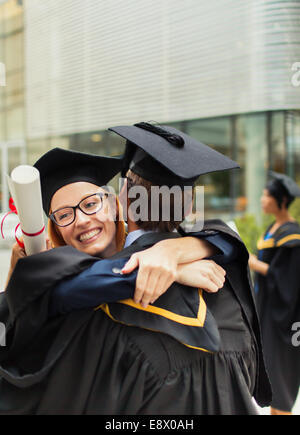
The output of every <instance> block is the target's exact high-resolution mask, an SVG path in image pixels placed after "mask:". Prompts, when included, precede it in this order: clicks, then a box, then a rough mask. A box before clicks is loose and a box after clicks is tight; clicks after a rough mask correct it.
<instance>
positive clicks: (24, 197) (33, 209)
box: [7, 165, 46, 255]
mask: <svg viewBox="0 0 300 435" xmlns="http://www.w3.org/2000/svg"><path fill="white" fill-rule="evenodd" d="M7 181H8V186H9V189H10V193H11V195H12V197H13V200H14V204H15V206H16V209H17V212H18V216H19V219H20V227H21V230H22V237H23V241H24V245H25V252H26V254H27V255H32V254H37V253H39V252H41V251H44V250H45V249H46V232H45V223H44V217H43V216H44V215H43V207H42V194H41V184H40V173H39V171H38V170H37V169H36V168H34V167H33V166H28V165H21V166H17V167H16V168H15V169H14V170H13V171H12V173H11V176H10V177H9V176H7Z"/></svg>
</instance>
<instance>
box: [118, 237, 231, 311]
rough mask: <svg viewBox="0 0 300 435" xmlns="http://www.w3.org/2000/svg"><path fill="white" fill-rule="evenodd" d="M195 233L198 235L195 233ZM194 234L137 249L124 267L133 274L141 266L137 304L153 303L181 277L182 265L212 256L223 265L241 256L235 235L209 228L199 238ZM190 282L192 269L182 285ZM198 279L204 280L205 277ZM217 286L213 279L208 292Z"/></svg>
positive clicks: (135, 295) (182, 280)
mask: <svg viewBox="0 0 300 435" xmlns="http://www.w3.org/2000/svg"><path fill="white" fill-rule="evenodd" d="M203 234H206V236H205V235H203ZM194 235H195V236H196V235H197V234H196V233H194ZM194 235H193V237H188V236H187V237H180V238H175V239H166V240H162V241H160V242H158V243H156V245H154V246H152V247H151V248H149V249H147V250H145V251H142V252H137V253H135V254H133V255H132V256H131V257H130V260H129V261H128V263H126V265H125V267H124V268H123V273H125V274H127V273H131V272H132V271H133V270H134V269H136V268H137V267H139V271H138V275H137V280H136V290H135V294H134V300H135V302H136V303H141V304H142V305H144V306H147V305H148V304H149V303H150V302H151V303H153V302H154V301H155V300H156V299H157V298H158V297H159V296H160V295H161V294H163V293H164V292H165V291H166V290H167V289H168V288H169V287H170V285H171V284H172V283H173V282H174V281H176V280H177V278H176V276H177V268H178V266H179V265H183V264H189V263H192V262H195V261H198V260H203V259H205V258H210V259H211V260H214V261H216V262H218V263H221V264H222V263H228V262H230V261H233V260H234V258H235V257H236V256H237V255H238V248H237V247H236V246H235V244H234V243H232V241H231V238H230V237H228V236H226V235H224V234H221V233H219V232H217V231H209V232H206V233H203V232H200V233H199V235H198V237H194ZM220 259H222V260H223V261H220ZM193 267H195V265H194V266H193ZM187 270H188V269H187ZM222 271H223V269H222ZM198 276H199V275H198ZM189 282H190V278H189V274H188V272H186V273H185V274H184V275H183V274H182V279H181V284H184V285H190V284H189ZM198 282H201V279H200V281H198ZM215 285H216V282H214V281H213V280H210V289H209V290H208V291H216V290H215V287H214V286H215ZM198 286H199V287H201V285H200V284H198V285H197V286H196V287H198ZM221 287H222V286H221ZM218 288H220V287H218Z"/></svg>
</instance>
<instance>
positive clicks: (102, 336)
mask: <svg viewBox="0 0 300 435" xmlns="http://www.w3.org/2000/svg"><path fill="white" fill-rule="evenodd" d="M119 164H120V161H119V160H118V159H113V158H105V157H98V156H91V155H85V154H83V153H76V152H73V151H67V150H60V149H54V150H51V151H50V152H49V153H47V154H46V155H45V156H43V157H42V158H41V159H40V160H39V162H38V163H37V164H36V167H38V169H39V170H40V173H41V182H42V183H41V184H42V197H43V206H44V210H45V211H47V214H48V213H49V215H50V217H51V221H50V223H49V229H50V231H49V234H50V239H51V242H52V243H53V245H54V246H58V247H57V248H55V249H50V250H48V251H46V252H43V253H41V254H38V255H33V256H30V257H26V255H25V252H24V251H23V250H22V249H21V248H19V247H18V246H15V248H14V250H13V254H12V267H11V271H10V276H9V280H8V285H7V289H6V292H5V293H4V294H3V295H1V304H0V318H1V321H3V323H5V324H6V326H7V331H6V332H7V346H6V347H5V348H1V349H0V364H1V368H0V374H1V378H2V379H1V380H0V389H1V395H0V409H1V413H2V414H6V413H23V414H28V413H29V414H30V413H44V412H45V413H53V412H59V413H79V414H80V413H103V412H104V413H105V412H108V413H114V412H118V410H123V409H125V412H126V409H127V410H128V411H127V413H128V412H130V411H131V410H132V409H135V408H134V407H138V406H139V405H140V402H139V400H137V399H138V397H137V395H139V394H141V392H142V390H141V389H140V388H139V383H138V382H137V379H138V373H140V376H143V370H146V371H147V372H148V371H149V367H148V365H149V361H144V352H142V349H138V348H137V347H136V346H137V343H136V344H134V343H135V341H136V340H137V341H138V340H139V338H138V337H139V333H140V331H139V329H136V328H131V327H126V326H124V325H121V324H117V323H115V322H112V320H111V318H110V316H109V315H108V314H109V311H108V310H109V309H110V308H111V305H108V304H103V306H101V310H100V309H99V310H97V311H94V310H91V309H89V310H78V311H76V312H72V313H70V314H69V315H63V316H56V317H54V316H53V314H52V315H51V301H53V295H52V289H53V288H55V286H56V285H57V284H58V282H59V281H61V280H62V279H64V278H69V279H70V277H72V276H73V275H76V274H78V273H79V272H80V271H82V270H84V269H85V268H87V267H88V266H89V265H92V267H93V265H95V264H96V263H97V274H98V278H99V276H100V278H101V280H99V279H98V285H97V287H101V285H102V287H101V288H102V294H101V296H100V297H99V293H98V294H97V301H96V302H97V303H98V304H99V303H101V300H102V301H103V302H105V301H106V302H109V301H117V300H121V299H125V298H129V297H132V296H134V288H135V283H136V279H137V275H138V274H137V273H132V274H129V275H126V276H125V275H124V276H120V274H119V272H117V273H115V272H114V270H115V268H117V270H118V271H119V270H120V267H124V265H125V263H126V262H127V261H128V258H129V256H128V254H127V255H126V256H125V258H124V259H123V258H122V259H117V260H111V261H110V260H101V261H99V259H98V258H97V257H99V256H100V255H101V256H102V257H103V258H106V257H109V256H111V255H113V254H114V253H116V252H117V251H118V250H120V249H121V248H122V246H123V243H124V223H123V222H122V220H119V219H116V220H115V219H112V218H111V216H112V215H113V214H114V213H113V211H112V209H111V208H112V207H111V206H112V205H113V203H114V202H115V201H116V198H115V197H114V195H111V194H110V192H109V191H107V190H106V189H104V188H103V187H100V186H102V185H103V184H105V183H106V182H107V181H108V180H109V179H110V178H112V177H113V176H114V175H115V174H116V173H117V172H118V171H119V170H120V166H119ZM104 205H106V213H104ZM49 210H50V212H49ZM116 211H117V215H119V214H120V209H119V206H118V202H117V207H116ZM116 217H118V216H116ZM54 223H55V226H54V225H53V224H54ZM165 242H166V244H164V243H165ZM185 242H188V243H192V245H186V246H188V250H187V251H188V258H187V262H192V264H190V265H188V264H187V266H188V273H187V276H188V285H191V284H195V283H199V282H200V285H201V287H202V288H205V289H206V290H208V291H216V290H218V289H219V288H220V287H222V285H223V282H224V274H225V272H224V271H223V269H222V268H221V267H219V266H217V265H216V264H214V263H213V262H212V261H210V262H208V261H204V262H202V263H201V262H197V261H193V260H195V259H197V258H199V257H200V258H202V257H206V256H210V255H211V254H212V253H213V252H214V249H212V245H211V244H210V243H208V242H206V241H205V240H197V239H194V238H186V239H185V240H184V239H183V238H181V240H180V243H178V241H177V240H166V241H163V240H161V241H160V244H159V246H158V245H157V246H156V247H154V248H153V249H155V250H154V254H151V252H152V251H151V248H150V249H148V250H147V252H146V258H147V285H149V286H151V287H152V289H153V292H152V293H151V292H150V294H149V289H148V288H147V297H150V298H151V300H153V298H154V299H156V298H157V297H158V296H159V295H160V293H157V291H158V289H159V288H160V287H161V288H163V292H164V291H165V290H166V289H167V288H168V287H170V285H171V283H172V282H173V281H174V280H175V278H176V279H177V280H178V281H180V280H181V277H182V276H184V273H183V270H184V268H185V265H184V264H183V265H181V266H180V272H178V274H175V271H174V270H173V269H174V267H175V266H176V267H177V262H179V260H180V257H181V256H182V255H184V252H183V251H184V250H185V249H187V248H184V246H185ZM195 242H196V243H195ZM152 244H153V243H151V245H152ZM148 246H149V244H145V245H144V246H142V247H141V248H140V250H144V249H145V247H148ZM191 250H195V251H198V252H197V253H196V254H195V253H192V254H191ZM195 255H196V256H195ZM143 258H144V257H143V253H139V272H138V273H140V274H141V276H143ZM153 258H154V259H155V260H156V264H159V266H160V267H159V268H158V269H157V270H156V273H155V274H154V275H155V276H154V277H151V273H150V274H149V265H150V271H151V264H152V263H153ZM151 259H152V260H151ZM17 260H18V261H17ZM185 260H186V259H185ZM163 264H167V266H168V267H170V266H169V265H170V264H172V266H173V269H172V270H171V272H170V269H169V270H168V269H166V270H164V268H163V266H162V265H163ZM201 264H202V265H201ZM99 267H100V270H99ZM101 271H102V272H101ZM195 271H196V272H197V273H196V278H193V279H194V281H193V282H191V279H192V278H191V277H194V276H195ZM199 271H200V273H199ZM141 272H142V273H141ZM175 275H176V276H175ZM144 280H145V279H143V278H141V281H144ZM153 280H154V281H155V282H154V284H155V285H152V284H151V281H153ZM125 281H126V284H125V286H124V285H121V284H123V283H124V282H125ZM183 282H184V280H183ZM112 283H113V284H112ZM119 287H120V288H119ZM139 291H140V292H139V294H140V296H139V297H140V300H141V301H142V300H143V290H142V288H139ZM169 291H171V292H172V291H174V289H172V287H171V288H170V290H169ZM191 291H192V290H191V289H187V287H186V286H185V287H183V288H182V293H183V292H186V293H187V294H188V293H189V292H191ZM195 292H196V293H195ZM178 296H181V294H179V295H178V290H177V297H178ZM194 298H195V299H196V301H197V299H198V305H199V303H200V302H201V314H203V312H204V313H205V316H204V319H201V320H202V324H200V322H198V321H196V325H195V327H196V328H197V329H199V330H200V329H201V330H202V332H199V331H198V334H197V335H199V337H198V336H197V337H196V338H195V342H196V344H197V343H204V344H205V340H206V342H207V343H208V346H217V343H218V334H217V330H216V328H215V326H214V321H213V318H212V317H211V315H210V314H209V312H208V310H206V306H205V303H204V302H203V299H202V297H201V298H200V300H199V292H198V290H196V289H195V291H194ZM182 300H183V301H184V299H182ZM188 300H189V297H187V301H188ZM73 302H74V300H73ZM88 307H90V308H94V307H95V304H93V303H92V304H91V305H90V302H89V304H88ZM196 309H197V310H198V308H196ZM185 311H186V315H189V314H193V313H194V308H191V307H189V306H186V307H185ZM165 319H166V321H167V320H168V319H167V317H166V318H165ZM171 324H172V322H171V321H170V322H169V329H170V325H171ZM178 325H179V326H178V327H177V330H176V328H174V330H173V332H172V331H171V332H170V333H171V335H172V333H173V335H174V336H175V337H176V338H177V339H178V334H179V336H180V337H183V338H184V339H185V338H186V339H187V340H189V339H191V340H193V339H194V337H193V335H196V334H194V333H191V331H190V330H189V329H191V328H186V329H187V330H188V331H185V330H184V329H185V328H181V327H180V324H178ZM143 334H144V335H143V336H142V337H141V338H140V339H142V341H144V339H145V340H146V341H147V340H148V342H149V344H151V343H152V344H153V345H156V347H157V346H158V344H159V343H160V342H161V338H160V336H159V335H158V333H157V334H153V333H151V334H150V337H151V338H149V337H148V338H147V336H148V335H149V334H148V332H145V331H143ZM180 334H181V335H180ZM136 335H137V338H136V337H135V336H136ZM206 336H207V337H206ZM94 340H96V342H94ZM140 344H141V343H140ZM159 348H160V346H159ZM149 350H151V355H152V353H153V347H151V346H150V347H149ZM83 351H84V352H86V359H85V364H83V361H82V352H83ZM161 352H162V354H163V355H165V353H164V351H163V350H162V349H161ZM94 353H95V355H94ZM152 356H153V355H152ZM165 357H166V355H165ZM118 358H119V359H118ZM115 364H116V365H118V364H120V369H119V370H116V372H113V373H111V376H110V377H108V373H110V371H111V368H112V367H114V365H115ZM128 364H129V366H130V365H131V364H133V367H132V368H131V369H130V368H129V366H128ZM98 365H99V368H97V367H98ZM127 369H128V370H129V373H127ZM95 370H96V371H95ZM124 370H125V372H124ZM92 373H95V379H94V377H93V376H92V378H90V375H89V374H92ZM150 373H151V370H150ZM74 376H75V379H76V382H74ZM130 376H133V378H134V379H135V381H136V382H137V388H133V384H132V383H130V384H128V383H127V382H128V379H129V377H130ZM136 376H137V378H136ZM151 377H152V375H151ZM133 378H132V379H133ZM104 379H105V380H108V379H109V384H108V385H107V386H106V388H105V393H106V394H104V392H103V385H104V383H105V382H104ZM100 380H101V381H100ZM152 380H153V382H156V381H155V377H154V379H152ZM99 382H100V383H99ZM98 383H99V384H98ZM118 385H119V388H120V389H121V391H124V394H126V395H128V394H130V395H131V396H132V400H131V401H130V400H129V402H128V400H127V399H128V398H127V399H126V398H125V397H124V396H122V392H120V394H117V395H116V390H117V389H118ZM128 388H129V389H128ZM94 395H95V397H94ZM100 396H101V397H100ZM109 397H110V400H109ZM89 398H90V400H89ZM104 403H105V405H104ZM105 406H108V409H107V410H105Z"/></svg>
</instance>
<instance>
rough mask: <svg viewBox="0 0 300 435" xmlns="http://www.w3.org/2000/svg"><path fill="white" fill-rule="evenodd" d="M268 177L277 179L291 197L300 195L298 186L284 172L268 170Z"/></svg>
mask: <svg viewBox="0 0 300 435" xmlns="http://www.w3.org/2000/svg"><path fill="white" fill-rule="evenodd" d="M269 175H270V178H271V179H272V180H277V182H280V184H281V185H282V186H283V187H284V188H285V189H286V191H287V192H288V194H289V195H290V196H293V197H299V196H300V188H299V186H298V184H296V183H295V181H294V180H292V178H291V177H288V176H287V175H285V174H280V173H279V172H274V171H269Z"/></svg>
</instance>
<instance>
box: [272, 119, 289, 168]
mask: <svg viewBox="0 0 300 435" xmlns="http://www.w3.org/2000/svg"><path fill="white" fill-rule="evenodd" d="M284 124H285V117H284V112H272V114H271V125H270V127H271V134H270V147H269V150H270V151H269V168H270V169H272V170H273V171H276V172H282V173H284V172H285V167H286V150H285V137H284V136H285V125H284Z"/></svg>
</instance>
